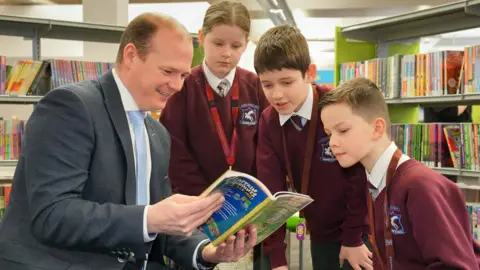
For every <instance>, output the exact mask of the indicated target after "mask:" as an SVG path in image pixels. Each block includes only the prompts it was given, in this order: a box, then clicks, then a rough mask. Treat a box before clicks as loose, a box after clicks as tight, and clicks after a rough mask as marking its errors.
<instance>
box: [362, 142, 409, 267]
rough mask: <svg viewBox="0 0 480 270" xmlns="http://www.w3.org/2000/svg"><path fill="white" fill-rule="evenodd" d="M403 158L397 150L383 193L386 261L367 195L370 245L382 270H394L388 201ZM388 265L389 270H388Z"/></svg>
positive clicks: (370, 202)
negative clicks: (398, 166)
mask: <svg viewBox="0 0 480 270" xmlns="http://www.w3.org/2000/svg"><path fill="white" fill-rule="evenodd" d="M401 156H402V151H400V149H397V150H396V151H395V153H394V154H393V157H392V160H390V164H388V170H387V178H386V186H385V192H384V193H383V194H384V196H385V201H384V203H383V205H384V207H383V211H384V213H383V214H384V218H385V222H383V226H384V231H383V235H384V238H385V241H384V245H385V255H386V261H384V260H383V257H382V256H380V251H379V249H378V246H377V242H376V239H375V218H374V215H375V214H374V211H373V199H372V195H371V194H367V195H368V196H367V197H368V216H369V222H370V235H369V240H370V243H372V246H373V251H374V253H375V256H376V257H377V259H378V261H379V262H380V266H381V269H382V270H387V269H389V270H393V257H394V255H395V250H394V249H393V234H392V223H391V221H390V214H389V211H388V208H389V205H390V203H389V201H388V192H389V187H390V184H391V181H392V177H393V174H394V173H395V170H396V169H397V165H398V161H399V160H400V157H401ZM367 192H368V191H367ZM381 194H382V193H381ZM377 199H378V198H377ZM387 265H388V268H387Z"/></svg>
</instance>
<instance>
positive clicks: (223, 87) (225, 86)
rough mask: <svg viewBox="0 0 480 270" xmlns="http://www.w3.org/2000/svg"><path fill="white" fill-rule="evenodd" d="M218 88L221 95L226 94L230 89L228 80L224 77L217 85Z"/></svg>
mask: <svg viewBox="0 0 480 270" xmlns="http://www.w3.org/2000/svg"><path fill="white" fill-rule="evenodd" d="M217 89H218V94H219V95H220V96H221V97H224V96H225V92H227V89H228V81H227V80H226V79H223V80H222V81H221V82H220V83H219V84H218V86H217Z"/></svg>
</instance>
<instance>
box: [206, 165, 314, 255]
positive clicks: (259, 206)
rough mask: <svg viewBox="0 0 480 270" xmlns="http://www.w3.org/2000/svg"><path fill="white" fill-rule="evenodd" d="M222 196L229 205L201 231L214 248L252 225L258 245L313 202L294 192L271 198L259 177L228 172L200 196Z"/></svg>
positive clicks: (217, 212) (232, 171)
mask: <svg viewBox="0 0 480 270" xmlns="http://www.w3.org/2000/svg"><path fill="white" fill-rule="evenodd" d="M216 192H222V193H223V194H224V196H225V202H224V203H223V205H222V207H221V208H220V209H219V210H217V211H216V212H214V213H213V215H212V216H211V217H210V219H209V220H208V221H207V222H206V223H205V224H203V225H202V226H201V227H200V229H201V230H202V231H203V232H204V233H205V234H206V235H207V236H208V238H209V239H210V241H211V242H212V244H213V245H214V246H217V245H218V244H220V243H223V242H224V241H226V239H227V238H228V237H229V236H230V235H233V234H235V233H237V232H238V231H239V230H241V229H244V228H245V227H247V226H249V225H254V226H255V227H256V228H257V243H256V244H258V243H260V242H262V241H263V240H264V239H265V238H267V237H268V236H269V235H270V234H272V233H274V232H275V231H276V230H277V229H278V228H280V227H281V226H282V225H283V224H284V223H285V222H286V221H287V220H288V218H290V217H291V216H293V215H294V214H295V213H297V212H299V211H300V210H302V209H303V208H305V207H306V206H307V205H309V204H310V203H312V202H313V199H312V198H311V197H310V196H308V195H303V194H299V193H294V192H286V191H285V192H278V193H276V194H271V192H270V191H269V190H268V189H267V187H266V186H265V185H264V184H263V183H262V182H261V181H260V180H258V179H256V178H255V177H253V176H251V175H248V174H245V173H241V172H237V171H234V170H228V171H226V172H225V173H224V174H223V175H222V176H220V177H219V178H218V179H217V180H216V181H215V182H214V183H213V184H212V185H211V186H210V187H209V188H207V189H206V190H205V191H204V192H203V193H202V194H201V195H200V196H209V195H211V194H213V193H216Z"/></svg>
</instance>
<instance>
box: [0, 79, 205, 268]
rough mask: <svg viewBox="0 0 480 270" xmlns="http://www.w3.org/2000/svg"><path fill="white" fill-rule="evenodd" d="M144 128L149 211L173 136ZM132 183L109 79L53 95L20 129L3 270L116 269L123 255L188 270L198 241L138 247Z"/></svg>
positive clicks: (0, 249) (128, 145)
mask: <svg viewBox="0 0 480 270" xmlns="http://www.w3.org/2000/svg"><path fill="white" fill-rule="evenodd" d="M145 124H146V127H147V133H148V136H149V140H150V148H151V160H152V172H151V179H150V202H151V204H154V203H156V202H159V201H161V200H162V199H165V198H166V197H168V196H170V195H171V187H170V184H169V181H168V176H167V172H168V164H169V156H170V137H169V135H168V132H167V130H166V129H165V128H164V127H163V126H162V125H161V124H160V123H159V122H158V121H156V120H155V119H154V118H152V117H151V116H147V118H146V119H145ZM135 182H136V178H135V164H134V156H133V148H132V142H131V138H130V131H129V128H128V122H127V118H126V114H125V110H124V108H123V105H122V102H121V98H120V93H119V90H118V87H117V85H116V83H115V81H114V78H113V75H112V73H111V72H107V73H106V74H105V75H103V76H102V77H100V78H99V79H98V80H90V81H83V82H80V83H76V84H70V85H66V86H62V87H60V88H58V89H55V90H53V91H50V92H49V93H48V94H47V95H46V96H45V97H44V98H43V99H42V100H41V101H40V102H39V103H38V104H37V105H36V107H35V109H34V111H33V113H32V115H31V117H30V118H29V119H28V122H27V125H26V128H25V136H24V139H23V145H22V152H21V156H20V159H19V162H18V164H17V168H16V171H15V176H14V179H13V186H12V191H11V199H10V203H9V205H8V207H7V209H6V213H5V216H4V219H3V221H2V223H1V225H0V226H1V227H0V269H7V267H6V266H7V264H8V267H10V269H9V270H15V269H50V270H57V269H58V270H64V269H75V270H83V269H102V270H106V269H122V268H124V267H125V264H126V262H125V261H123V260H122V259H119V258H122V256H124V255H126V254H130V255H134V256H135V258H137V259H139V260H143V259H145V257H146V256H145V254H150V255H149V261H151V263H150V262H149V265H150V267H148V269H151V268H152V269H153V266H156V267H158V268H155V269H164V268H165V267H164V266H162V262H163V255H166V256H168V257H170V258H172V259H173V260H174V261H175V262H176V263H177V264H180V265H182V266H183V268H186V269H191V268H192V267H193V266H192V260H193V253H194V251H195V249H196V248H197V246H198V244H199V243H200V242H201V241H203V240H204V239H205V238H206V237H205V235H204V234H202V233H199V232H197V233H196V234H194V235H193V236H192V237H179V236H167V235H158V237H157V238H156V239H155V240H154V241H153V242H150V243H144V241H143V212H144V207H143V206H137V205H135V201H136V198H135V196H136V195H135V194H136V191H135V187H136V185H135ZM14 265H16V266H18V268H15V266H14ZM12 267H13V269H12Z"/></svg>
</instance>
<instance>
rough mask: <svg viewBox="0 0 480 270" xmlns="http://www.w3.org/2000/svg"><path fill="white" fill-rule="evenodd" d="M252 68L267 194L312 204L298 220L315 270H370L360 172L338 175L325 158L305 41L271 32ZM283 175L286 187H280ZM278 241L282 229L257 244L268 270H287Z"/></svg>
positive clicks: (286, 29) (287, 29)
mask: <svg viewBox="0 0 480 270" xmlns="http://www.w3.org/2000/svg"><path fill="white" fill-rule="evenodd" d="M254 65H255V69H256V71H257V74H258V76H259V77H260V81H261V82H262V85H263V89H264V93H265V96H266V97H267V99H268V101H269V102H270V104H271V106H270V107H268V108H267V109H266V110H265V111H264V112H263V114H262V117H261V118H260V127H259V141H258V147H257V170H258V178H259V179H260V180H261V181H263V183H265V185H266V186H267V187H268V188H269V189H270V190H271V192H272V193H275V192H278V191H285V190H287V188H292V189H295V190H297V191H299V192H302V193H306V194H308V195H310V196H311V197H312V198H313V199H314V202H313V203H312V204H311V205H309V206H308V207H307V208H306V209H305V218H306V220H307V229H308V230H309V231H310V236H311V242H312V245H311V246H312V249H311V251H312V259H313V267H314V269H315V270H320V269H325V270H335V269H352V267H353V269H360V266H362V267H364V268H365V269H373V268H372V261H371V259H370V257H371V256H372V254H371V252H370V251H369V250H368V248H367V247H366V246H365V245H364V243H363V241H362V235H366V233H367V232H368V222H367V204H366V202H367V200H366V192H365V190H366V189H367V186H366V184H367V181H366V175H365V170H364V169H363V168H362V167H361V165H360V164H358V166H355V167H352V168H349V169H343V168H342V167H341V166H340V165H339V164H338V162H337V161H336V160H335V157H334V156H333V155H332V154H331V152H330V148H329V146H328V136H326V135H325V133H324V130H323V124H322V122H321V121H320V119H319V118H320V116H319V110H318V106H317V105H318V99H319V98H321V96H322V95H323V94H324V93H325V92H326V91H328V90H327V89H325V88H321V87H316V86H314V85H313V86H312V81H313V79H314V78H315V76H316V67H315V66H314V65H312V64H311V63H310V55H309V50H308V44H307V41H306V40H305V38H304V37H303V35H302V34H301V33H300V32H299V31H298V29H296V28H294V27H291V26H287V25H283V26H278V27H274V28H271V29H270V30H268V31H267V32H266V33H265V34H264V35H263V36H262V37H261V38H260V40H259V42H258V44H257V48H256V50H255V57H254ZM284 143H285V145H286V147H284ZM309 149H310V150H312V151H308V150H309ZM304 172H305V173H304ZM286 174H287V175H289V177H288V178H289V179H292V180H293V181H292V182H293V185H291V186H290V185H288V186H287V183H286V177H285V176H286ZM289 183H290V182H289ZM306 183H308V184H306ZM284 240H285V227H282V228H281V229H279V230H278V231H277V232H276V233H274V234H272V236H271V237H269V238H268V239H266V240H265V241H264V243H263V247H264V251H265V253H266V254H267V255H268V256H269V258H270V264H271V267H272V268H273V269H287V261H286V258H285V244H284ZM344 259H346V260H347V261H345V262H344ZM341 264H344V265H343V268H341Z"/></svg>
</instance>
